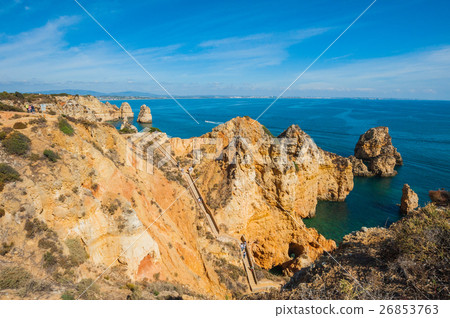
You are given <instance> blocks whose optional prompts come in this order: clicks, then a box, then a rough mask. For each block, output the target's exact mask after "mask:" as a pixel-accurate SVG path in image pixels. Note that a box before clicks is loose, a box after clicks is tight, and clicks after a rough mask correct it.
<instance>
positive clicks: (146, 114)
mask: <svg viewBox="0 0 450 318" xmlns="http://www.w3.org/2000/svg"><path fill="white" fill-rule="evenodd" d="M137 121H138V123H143V124H149V123H151V122H152V113H151V112H150V108H149V107H148V106H146V105H142V106H141V109H140V111H139V115H138V119H137Z"/></svg>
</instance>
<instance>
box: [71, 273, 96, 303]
mask: <svg viewBox="0 0 450 318" xmlns="http://www.w3.org/2000/svg"><path fill="white" fill-rule="evenodd" d="M76 289H77V293H78V295H79V297H80V298H81V299H97V293H98V292H99V289H98V286H97V285H96V284H95V282H94V280H92V279H91V278H85V279H82V280H81V281H80V282H79V283H78V285H77V288H76Z"/></svg>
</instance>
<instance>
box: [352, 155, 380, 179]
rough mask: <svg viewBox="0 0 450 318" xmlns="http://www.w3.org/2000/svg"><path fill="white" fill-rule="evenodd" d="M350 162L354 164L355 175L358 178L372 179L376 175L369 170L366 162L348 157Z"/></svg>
mask: <svg viewBox="0 0 450 318" xmlns="http://www.w3.org/2000/svg"><path fill="white" fill-rule="evenodd" d="M348 159H349V160H350V162H351V163H352V171H353V175H354V176H357V177H372V176H374V175H375V174H374V173H373V172H371V171H369V169H368V168H367V166H366V165H365V164H364V161H362V160H361V159H358V158H356V157H355V156H350V157H348Z"/></svg>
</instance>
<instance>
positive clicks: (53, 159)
mask: <svg viewBox="0 0 450 318" xmlns="http://www.w3.org/2000/svg"><path fill="white" fill-rule="evenodd" d="M44 156H46V157H47V159H48V160H50V161H51V162H56V161H58V159H60V157H59V155H58V154H57V153H56V152H54V151H53V150H50V149H45V150H44Z"/></svg>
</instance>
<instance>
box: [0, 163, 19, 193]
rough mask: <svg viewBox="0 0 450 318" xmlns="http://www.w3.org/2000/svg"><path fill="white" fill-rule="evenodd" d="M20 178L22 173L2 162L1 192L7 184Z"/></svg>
mask: <svg viewBox="0 0 450 318" xmlns="http://www.w3.org/2000/svg"><path fill="white" fill-rule="evenodd" d="M19 180H20V174H19V173H18V172H17V171H16V170H15V169H14V168H13V167H11V166H10V165H8V164H6V163H0V192H1V191H2V190H3V187H4V186H5V184H7V183H9V182H14V181H19Z"/></svg>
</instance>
